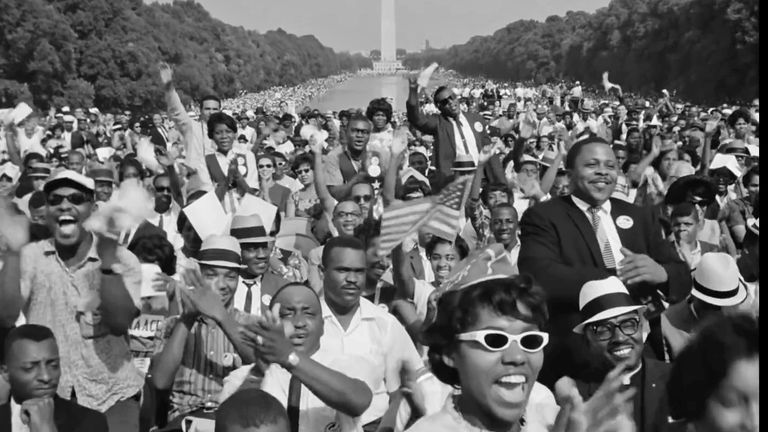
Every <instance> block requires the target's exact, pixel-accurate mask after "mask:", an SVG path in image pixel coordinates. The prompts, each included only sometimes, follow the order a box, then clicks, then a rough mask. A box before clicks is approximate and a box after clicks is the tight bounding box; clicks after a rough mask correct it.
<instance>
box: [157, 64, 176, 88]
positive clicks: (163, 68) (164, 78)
mask: <svg viewBox="0 0 768 432" xmlns="http://www.w3.org/2000/svg"><path fill="white" fill-rule="evenodd" d="M158 68H159V69H160V83H161V84H162V85H163V86H164V87H168V86H170V85H171V84H173V69H171V67H170V66H168V63H165V62H162V63H160V64H159V65H158Z"/></svg>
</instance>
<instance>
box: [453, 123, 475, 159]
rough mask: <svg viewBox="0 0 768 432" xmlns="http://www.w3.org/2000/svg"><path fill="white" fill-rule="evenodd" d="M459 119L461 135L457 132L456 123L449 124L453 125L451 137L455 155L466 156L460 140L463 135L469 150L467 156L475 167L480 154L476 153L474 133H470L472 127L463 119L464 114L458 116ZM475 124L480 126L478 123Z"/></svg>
mask: <svg viewBox="0 0 768 432" xmlns="http://www.w3.org/2000/svg"><path fill="white" fill-rule="evenodd" d="M459 119H460V120H461V133H460V132H459V125H458V124H457V123H456V121H455V120H453V121H451V123H453V136H454V139H455V142H456V155H457V156H458V155H463V154H467V152H466V151H465V150H464V143H463V142H462V140H461V134H462V133H463V134H464V139H465V140H466V142H467V148H469V155H470V156H472V160H473V161H475V165H477V162H478V160H479V158H480V154H479V153H478V151H477V142H476V141H475V133H474V132H473V131H472V128H473V127H474V125H472V124H470V123H469V120H467V118H466V117H464V114H459ZM476 123H478V124H480V125H482V123H480V122H476Z"/></svg>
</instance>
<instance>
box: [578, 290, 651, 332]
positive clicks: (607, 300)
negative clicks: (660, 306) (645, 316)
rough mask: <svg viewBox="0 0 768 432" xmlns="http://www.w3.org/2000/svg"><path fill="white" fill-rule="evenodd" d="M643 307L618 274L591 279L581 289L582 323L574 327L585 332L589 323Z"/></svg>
mask: <svg viewBox="0 0 768 432" xmlns="http://www.w3.org/2000/svg"><path fill="white" fill-rule="evenodd" d="M643 308H645V306H643V305H638V304H637V302H635V300H634V299H632V297H631V296H630V295H629V291H627V287H625V286H624V284H623V283H622V282H621V281H620V280H619V278H617V277H616V276H610V277H608V278H606V279H600V280H594V281H589V282H587V283H585V284H584V286H582V287H581V291H579V313H581V323H579V325H577V326H576V327H574V328H573V332H574V333H579V334H581V333H584V326H585V325H587V324H590V323H593V322H597V321H602V320H606V319H610V318H614V317H617V316H620V315H624V314H625V313H628V312H632V311H636V310H639V309H643Z"/></svg>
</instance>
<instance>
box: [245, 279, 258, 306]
mask: <svg viewBox="0 0 768 432" xmlns="http://www.w3.org/2000/svg"><path fill="white" fill-rule="evenodd" d="M243 285H245V287H246V288H248V292H247V293H245V305H244V306H243V312H245V313H251V308H252V307H253V286H254V285H256V279H254V280H252V281H243Z"/></svg>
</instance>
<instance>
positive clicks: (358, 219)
mask: <svg viewBox="0 0 768 432" xmlns="http://www.w3.org/2000/svg"><path fill="white" fill-rule="evenodd" d="M362 221H363V213H362V211H361V210H360V206H359V205H357V203H355V202H353V201H342V202H340V203H338V204H336V208H335V209H333V219H332V222H333V226H334V227H335V228H336V230H337V231H338V232H339V234H342V235H349V236H351V235H354V233H355V228H357V226H358V225H360V224H361V223H362Z"/></svg>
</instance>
